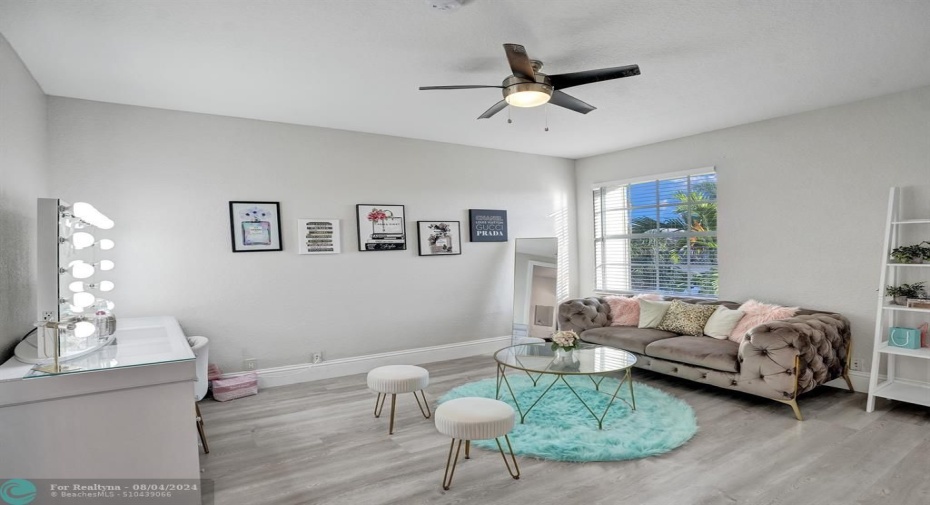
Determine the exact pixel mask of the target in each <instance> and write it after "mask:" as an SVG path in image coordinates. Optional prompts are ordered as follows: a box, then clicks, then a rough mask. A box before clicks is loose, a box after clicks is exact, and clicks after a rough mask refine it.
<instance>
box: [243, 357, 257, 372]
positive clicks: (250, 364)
mask: <svg viewBox="0 0 930 505" xmlns="http://www.w3.org/2000/svg"><path fill="white" fill-rule="evenodd" d="M256 361H258V360H257V359H255V358H251V359H244V360H242V369H243V370H255V365H256Z"/></svg>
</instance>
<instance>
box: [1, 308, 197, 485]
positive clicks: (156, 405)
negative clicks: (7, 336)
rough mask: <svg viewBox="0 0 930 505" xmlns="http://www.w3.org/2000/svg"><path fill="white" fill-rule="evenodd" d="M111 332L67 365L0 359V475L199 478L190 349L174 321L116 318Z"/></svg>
mask: <svg viewBox="0 0 930 505" xmlns="http://www.w3.org/2000/svg"><path fill="white" fill-rule="evenodd" d="M115 336H116V339H115V341H114V342H113V343H111V344H110V345H108V346H106V347H104V348H102V349H100V350H97V351H95V352H93V353H91V354H88V355H86V356H82V357H80V358H77V359H74V360H70V361H68V362H66V363H65V364H68V365H72V366H75V367H79V368H80V369H79V370H75V371H71V372H68V373H62V374H56V375H48V374H43V373H40V372H35V371H34V370H33V367H34V365H30V364H25V363H21V362H19V361H17V360H16V359H15V358H11V359H10V360H9V361H7V362H6V363H4V364H3V365H2V366H0V453H2V456H0V476H3V477H21V478H26V479H62V478H70V479H199V478H200V463H199V449H198V445H197V430H196V427H195V423H194V381H195V380H196V373H195V367H194V354H193V352H191V349H190V346H189V345H188V343H187V339H186V337H185V336H184V333H183V331H182V330H181V327H180V325H179V324H178V321H177V320H176V319H175V318H174V317H169V316H164V317H144V318H130V319H120V320H119V322H118V330H117V331H116V333H115Z"/></svg>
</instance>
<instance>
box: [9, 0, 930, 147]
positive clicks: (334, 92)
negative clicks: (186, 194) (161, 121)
mask: <svg viewBox="0 0 930 505" xmlns="http://www.w3.org/2000/svg"><path fill="white" fill-rule="evenodd" d="M928 26H930V2H928V1H905V0H874V1H873V0H697V1H696V0H634V1H630V0H623V1H620V0H525V1H521V0H467V1H466V3H465V4H464V5H463V6H462V7H461V8H460V9H458V10H456V11H453V12H440V11H436V10H433V9H431V8H430V7H429V6H428V5H427V3H426V2H425V1H424V0H393V1H375V0H302V1H287V0H275V1H273V2H272V1H257V0H250V1H244V0H222V1H203V0H201V1H193V0H161V1H153V0H149V1H139V0H104V1H95V0H84V1H80V2H69V1H64V0H59V1H49V0H35V1H26V0H0V33H3V34H4V35H5V36H6V38H7V39H8V40H9V41H10V43H11V44H12V45H13V47H14V48H15V49H16V51H17V52H18V53H19V55H20V57H21V58H22V59H23V60H24V61H25V63H26V65H27V66H28V67H29V69H30V70H31V71H32V73H33V75H34V76H35V78H36V80H38V82H39V84H40V85H41V86H42V88H43V89H44V90H45V92H46V93H47V94H49V95H58V96H67V97H75V98H84V99H89V100H99V101H105V102H115V103H123V104H132V105H141V106H147V107H158V108H165V109H176V110H185V111H193V112H203V113H208V114H219V115H226V116H236V117H244V118H254V119H263V120H269V121H281V122H286V123H296V124H304V125H315V126H323V127H328V128H339V129H346V130H355V131H361V132H371V133H380V134H386V135H395V136H400V137H410V138H418V139H427V140H434V141H440V142H452V143H457V144H465V145H471V146H482V147H490V148H495V149H506V150H512V151H521V152H528V153H538V154H545V155H553V156H562V157H567V158H580V157H585V156H590V155H594V154H599V153H603V152H608V151H614V150H618V149H624V148H628V147H632V146H637V145H643V144H649V143H653V142H658V141H662V140H667V139H672V138H677V137H682V136H686V135H691V134H695V133H699V132H704V131H710V130H716V129H720V128H724V127H728V126H733V125H737V124H743V123H747V122H752V121H758V120H761V119H766V118H771V117H776V116H782V115H787V114H792V113H796V112H801V111H805V110H812V109H817V108H822V107H826V106H830V105H835V104H840V103H845V102H850V101H855V100H860V99H864V98H868V97H872V96H878V95H883V94H887V93H892V92H896V91H902V90H905V89H910V88H915V87H919V86H924V85H930V65H928V62H930V29H928ZM505 42H514V43H520V44H523V45H525V46H526V48H527V52H528V53H529V55H530V57H532V58H535V59H540V60H542V61H543V62H544V63H545V68H544V69H543V71H544V72H547V73H550V74H555V73H564V72H574V71H579V70H587V69H593V68H603V67H613V66H620V65H628V64H633V63H635V64H638V65H639V66H640V68H641V69H642V75H641V76H637V77H631V78H626V79H619V80H614V81H608V82H601V83H595V84H589V85H585V86H580V87H577V88H571V89H569V90H567V91H568V92H569V94H571V95H573V96H576V97H577V98H579V99H581V100H584V101H586V102H589V103H591V104H592V105H595V106H596V107H598V110H595V111H593V112H591V113H590V114H588V115H581V114H578V113H575V112H571V111H568V110H565V109H561V108H558V107H555V106H548V107H540V108H535V109H514V110H513V113H512V117H513V119H514V124H511V125H508V124H507V122H506V119H507V111H504V112H502V113H500V114H498V115H497V116H495V117H494V118H492V119H490V120H480V121H478V120H476V119H475V118H476V117H477V116H478V115H479V114H481V113H482V112H484V110H485V109H487V108H488V107H490V106H491V105H492V104H494V103H495V102H497V101H498V100H500V98H501V96H500V90H497V89H480V90H461V91H418V90H417V87H418V86H422V85H447V84H499V83H500V81H501V80H502V79H503V78H504V77H505V76H507V75H508V74H509V73H510V72H509V71H508V66H507V62H506V59H505V57H504V52H503V49H502V47H501V44H503V43H505ZM547 108H548V109H549V110H548V121H549V128H550V131H549V132H544V131H543V128H544V125H545V120H546V111H545V109H547Z"/></svg>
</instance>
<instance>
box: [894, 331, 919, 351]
mask: <svg viewBox="0 0 930 505" xmlns="http://www.w3.org/2000/svg"><path fill="white" fill-rule="evenodd" d="M888 345H890V346H892V347H904V348H906V349H918V348H919V347H920V330H918V329H917V328H902V327H900V326H893V327H892V328H891V329H889V330H888Z"/></svg>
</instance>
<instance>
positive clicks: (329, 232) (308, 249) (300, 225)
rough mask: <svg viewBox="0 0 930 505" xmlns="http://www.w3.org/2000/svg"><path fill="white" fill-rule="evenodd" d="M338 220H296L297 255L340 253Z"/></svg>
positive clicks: (340, 242) (340, 241)
mask: <svg viewBox="0 0 930 505" xmlns="http://www.w3.org/2000/svg"><path fill="white" fill-rule="evenodd" d="M341 244H342V240H341V237H340V236H339V220H338V219H298V220H297V254H338V253H340V252H342V247H341Z"/></svg>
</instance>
